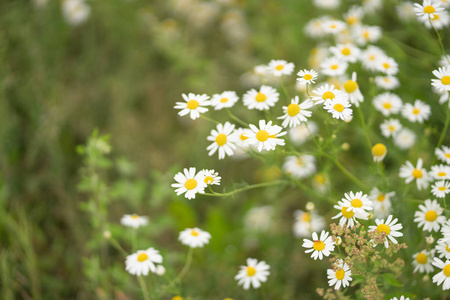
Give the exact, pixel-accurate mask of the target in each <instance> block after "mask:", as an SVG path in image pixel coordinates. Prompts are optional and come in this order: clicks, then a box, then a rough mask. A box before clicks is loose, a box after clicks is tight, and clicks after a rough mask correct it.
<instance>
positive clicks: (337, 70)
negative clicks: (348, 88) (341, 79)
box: [320, 57, 348, 76]
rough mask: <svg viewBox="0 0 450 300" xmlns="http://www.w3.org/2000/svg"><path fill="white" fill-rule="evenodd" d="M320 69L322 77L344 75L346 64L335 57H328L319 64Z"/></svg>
mask: <svg viewBox="0 0 450 300" xmlns="http://www.w3.org/2000/svg"><path fill="white" fill-rule="evenodd" d="M320 68H321V73H322V74H324V75H328V76H339V75H342V74H344V73H345V71H346V70H347V68H348V63H347V62H345V61H344V60H341V59H339V58H337V57H330V58H327V59H326V60H325V61H324V62H322V63H321V64H320Z"/></svg>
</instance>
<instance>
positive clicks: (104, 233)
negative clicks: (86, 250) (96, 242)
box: [103, 230, 111, 240]
mask: <svg viewBox="0 0 450 300" xmlns="http://www.w3.org/2000/svg"><path fill="white" fill-rule="evenodd" d="M103 237H104V238H105V239H107V240H109V239H110V238H111V231H109V230H106V231H104V232H103Z"/></svg>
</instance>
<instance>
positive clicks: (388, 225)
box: [369, 215, 403, 248]
mask: <svg viewBox="0 0 450 300" xmlns="http://www.w3.org/2000/svg"><path fill="white" fill-rule="evenodd" d="M392 218H393V217H392V215H389V216H388V218H387V220H386V222H384V219H381V220H380V219H375V224H377V226H373V225H371V226H369V230H376V231H377V233H381V232H384V233H385V234H386V239H385V241H384V246H385V247H386V248H389V241H388V239H389V240H391V242H392V243H394V244H398V242H397V240H396V239H395V238H396V237H401V236H403V233H401V232H399V230H400V229H402V228H403V226H402V224H400V223H398V224H396V223H397V221H398V219H394V220H392ZM375 246H376V245H375Z"/></svg>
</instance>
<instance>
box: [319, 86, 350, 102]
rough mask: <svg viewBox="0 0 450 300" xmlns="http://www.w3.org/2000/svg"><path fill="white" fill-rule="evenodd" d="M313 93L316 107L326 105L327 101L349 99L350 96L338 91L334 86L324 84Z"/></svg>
mask: <svg viewBox="0 0 450 300" xmlns="http://www.w3.org/2000/svg"><path fill="white" fill-rule="evenodd" d="M312 92H313V94H314V95H313V96H312V97H311V99H312V100H313V101H314V102H315V103H314V104H316V105H317V104H321V103H324V102H325V100H335V99H342V100H347V99H348V95H347V94H346V93H344V92H342V91H340V90H338V89H335V88H334V85H328V84H324V85H322V86H321V87H319V88H318V89H315V90H313V91H312Z"/></svg>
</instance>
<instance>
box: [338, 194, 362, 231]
mask: <svg viewBox="0 0 450 300" xmlns="http://www.w3.org/2000/svg"><path fill="white" fill-rule="evenodd" d="M343 200H344V201H339V202H338V204H337V205H335V206H334V208H336V209H338V210H340V212H339V213H338V214H337V215H336V216H334V217H332V219H337V218H339V217H341V219H340V220H339V225H341V226H344V225H346V224H347V226H348V227H353V226H355V224H356V223H358V221H357V220H356V218H358V219H363V220H368V216H369V213H366V212H365V210H358V209H357V210H354V209H353V208H350V207H351V206H352V205H351V202H349V201H348V200H345V199H343Z"/></svg>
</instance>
